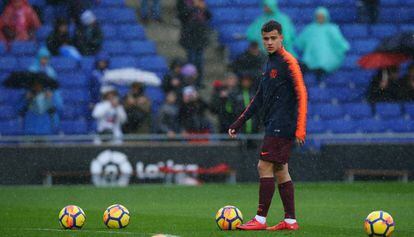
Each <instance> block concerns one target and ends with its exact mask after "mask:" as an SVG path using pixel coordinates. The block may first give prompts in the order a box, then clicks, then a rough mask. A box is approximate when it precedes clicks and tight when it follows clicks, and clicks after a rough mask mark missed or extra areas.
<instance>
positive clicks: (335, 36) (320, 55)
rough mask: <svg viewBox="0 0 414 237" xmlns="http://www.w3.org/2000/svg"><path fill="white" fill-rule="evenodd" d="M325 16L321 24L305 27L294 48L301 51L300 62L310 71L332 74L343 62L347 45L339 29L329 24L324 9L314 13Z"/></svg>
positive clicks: (315, 23)
mask: <svg viewBox="0 0 414 237" xmlns="http://www.w3.org/2000/svg"><path fill="white" fill-rule="evenodd" d="M318 14H323V15H324V16H325V22H324V23H323V24H320V23H318V22H317V21H316V20H315V22H313V23H311V24H309V25H308V26H306V27H305V29H304V30H303V32H302V33H301V34H300V35H299V37H298V38H297V39H296V42H295V45H296V47H297V48H298V49H299V50H301V51H302V61H303V62H304V63H305V64H306V66H307V67H308V68H309V69H311V70H315V69H322V70H324V71H326V72H333V71H335V70H336V69H338V68H339V67H340V66H341V64H342V63H343V61H344V58H345V53H346V52H347V51H348V50H349V48H350V47H349V43H348V41H347V40H346V39H345V38H344V37H343V35H342V33H341V31H340V29H339V27H338V26H337V25H336V24H333V23H331V22H330V16H329V12H328V10H327V9H326V8H324V7H319V8H317V9H316V11H315V17H316V16H317V15H318Z"/></svg>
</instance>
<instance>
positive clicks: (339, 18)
mask: <svg viewBox="0 0 414 237" xmlns="http://www.w3.org/2000/svg"><path fill="white" fill-rule="evenodd" d="M329 2H337V1H331V0H329ZM346 2H351V1H346ZM329 11H330V15H331V18H332V21H333V22H335V23H353V22H355V21H356V20H357V13H356V9H355V8H354V7H352V8H344V7H341V8H332V9H329Z"/></svg>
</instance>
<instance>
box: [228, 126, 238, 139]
mask: <svg viewBox="0 0 414 237" xmlns="http://www.w3.org/2000/svg"><path fill="white" fill-rule="evenodd" d="M228 133H229V136H230V137H231V138H235V137H236V136H237V132H236V129H231V128H230V129H229V131H228Z"/></svg>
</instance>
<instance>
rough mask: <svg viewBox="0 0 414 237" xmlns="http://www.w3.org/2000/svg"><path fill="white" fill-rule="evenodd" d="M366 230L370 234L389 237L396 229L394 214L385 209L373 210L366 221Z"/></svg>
mask: <svg viewBox="0 0 414 237" xmlns="http://www.w3.org/2000/svg"><path fill="white" fill-rule="evenodd" d="M364 228H365V232H366V233H367V234H368V236H370V237H372V236H383V237H389V236H391V235H392V233H393V232H394V229H395V223H394V220H393V219H392V216H391V215H390V214H388V213H387V212H385V211H374V212H371V213H370V214H369V215H368V216H367V218H366V219H365V222H364Z"/></svg>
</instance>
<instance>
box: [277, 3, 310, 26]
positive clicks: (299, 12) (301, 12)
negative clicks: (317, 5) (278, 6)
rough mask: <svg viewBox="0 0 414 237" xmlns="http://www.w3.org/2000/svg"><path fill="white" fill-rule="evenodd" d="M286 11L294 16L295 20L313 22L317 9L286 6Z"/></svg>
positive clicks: (306, 22)
mask: <svg viewBox="0 0 414 237" xmlns="http://www.w3.org/2000/svg"><path fill="white" fill-rule="evenodd" d="M283 12H284V13H286V14H287V15H289V16H290V17H292V20H293V22H297V23H301V24H308V23H310V22H312V21H313V20H314V18H315V9H314V8H313V7H311V8H296V7H295V8H293V7H289V8H285V9H284V10H283Z"/></svg>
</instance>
